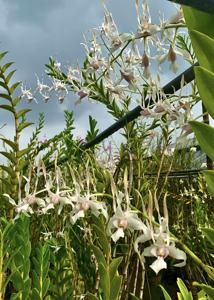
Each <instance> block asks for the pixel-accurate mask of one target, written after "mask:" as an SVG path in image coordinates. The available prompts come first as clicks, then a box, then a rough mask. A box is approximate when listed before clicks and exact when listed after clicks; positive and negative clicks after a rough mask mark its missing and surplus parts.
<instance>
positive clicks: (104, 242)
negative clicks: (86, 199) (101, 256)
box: [93, 225, 110, 255]
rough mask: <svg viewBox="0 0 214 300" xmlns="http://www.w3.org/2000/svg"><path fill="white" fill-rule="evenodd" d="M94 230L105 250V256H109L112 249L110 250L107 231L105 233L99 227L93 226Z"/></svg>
mask: <svg viewBox="0 0 214 300" xmlns="http://www.w3.org/2000/svg"><path fill="white" fill-rule="evenodd" d="M93 229H94V231H95V232H96V234H97V236H98V238H99V243H100V245H101V247H102V249H103V252H104V253H105V255H108V254H109V251H110V249H109V241H108V238H107V236H106V232H105V231H104V232H103V231H102V229H100V228H99V227H98V226H97V225H93Z"/></svg>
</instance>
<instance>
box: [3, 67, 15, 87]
mask: <svg viewBox="0 0 214 300" xmlns="http://www.w3.org/2000/svg"><path fill="white" fill-rule="evenodd" d="M15 72H16V70H13V71H10V72H9V73H8V75H7V77H6V78H5V81H6V82H7V84H8V83H9V82H10V79H11V78H12V77H13V75H14V73H15Z"/></svg>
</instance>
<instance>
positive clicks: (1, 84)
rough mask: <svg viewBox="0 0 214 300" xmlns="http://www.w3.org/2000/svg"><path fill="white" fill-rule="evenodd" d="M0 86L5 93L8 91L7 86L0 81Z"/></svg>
mask: <svg viewBox="0 0 214 300" xmlns="http://www.w3.org/2000/svg"><path fill="white" fill-rule="evenodd" d="M0 86H1V87H3V89H5V90H6V91H7V90H8V86H7V85H6V84H5V83H4V82H2V81H0Z"/></svg>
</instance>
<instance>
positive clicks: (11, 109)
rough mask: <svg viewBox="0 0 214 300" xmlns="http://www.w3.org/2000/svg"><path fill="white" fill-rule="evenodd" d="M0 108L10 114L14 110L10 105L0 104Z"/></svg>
mask: <svg viewBox="0 0 214 300" xmlns="http://www.w3.org/2000/svg"><path fill="white" fill-rule="evenodd" d="M0 108H2V109H5V110H7V111H10V112H12V113H13V114H14V109H13V107H12V106H10V105H6V104H2V105H0Z"/></svg>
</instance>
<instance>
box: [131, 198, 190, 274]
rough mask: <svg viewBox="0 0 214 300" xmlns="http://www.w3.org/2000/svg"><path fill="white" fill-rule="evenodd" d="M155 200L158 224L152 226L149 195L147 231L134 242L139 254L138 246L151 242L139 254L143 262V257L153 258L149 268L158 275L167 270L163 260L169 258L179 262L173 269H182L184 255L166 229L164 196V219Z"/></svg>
mask: <svg viewBox="0 0 214 300" xmlns="http://www.w3.org/2000/svg"><path fill="white" fill-rule="evenodd" d="M154 198H155V207H156V210H157V213H158V219H159V224H157V225H156V224H155V225H153V224H152V219H153V216H152V214H153V212H152V207H153V204H152V203H151V201H153V199H152V195H151V193H150V207H149V210H150V211H149V212H148V215H149V218H150V221H149V222H148V227H147V230H146V231H145V232H144V233H143V234H142V235H140V236H139V237H138V238H137V240H136V241H135V251H136V252H138V253H139V244H142V243H145V242H147V241H149V240H151V241H152V242H153V243H152V245H151V246H149V247H146V248H144V250H143V252H142V253H141V257H142V259H143V260H144V257H148V256H151V257H155V258H156V259H155V261H154V262H153V263H152V264H151V265H150V268H151V269H152V270H153V271H154V272H155V273H156V274H158V273H159V271H160V270H162V269H166V268H167V263H166V261H165V259H166V258H167V257H168V256H169V257H172V258H173V259H176V260H180V261H181V262H179V263H177V264H174V266H175V267H183V266H185V264H186V253H185V252H184V251H182V250H180V249H178V248H176V247H175V242H174V240H173V238H172V237H171V236H170V233H169V228H168V212H167V207H166V196H165V198H164V217H161V216H160V213H159V206H158V202H157V198H156V194H155V195H154Z"/></svg>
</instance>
